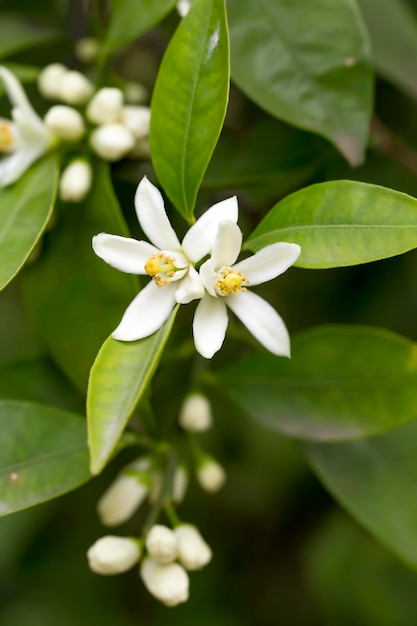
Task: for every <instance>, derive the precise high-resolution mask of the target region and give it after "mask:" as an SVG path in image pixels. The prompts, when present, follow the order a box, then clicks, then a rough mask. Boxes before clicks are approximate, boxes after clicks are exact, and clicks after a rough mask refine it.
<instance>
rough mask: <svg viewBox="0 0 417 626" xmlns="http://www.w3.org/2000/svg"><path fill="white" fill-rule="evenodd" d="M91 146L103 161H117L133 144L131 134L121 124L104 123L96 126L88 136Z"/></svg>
mask: <svg viewBox="0 0 417 626" xmlns="http://www.w3.org/2000/svg"><path fill="white" fill-rule="evenodd" d="M90 142H91V147H92V148H93V150H94V152H96V153H97V154H98V156H99V157H101V158H102V159H104V160H105V161H118V160H119V159H122V158H123V157H124V156H126V155H127V154H128V152H129V151H130V150H131V149H132V148H133V146H134V145H135V140H134V137H133V135H132V134H131V133H130V132H129V131H128V129H127V128H126V127H125V126H123V124H106V125H104V126H100V127H99V128H96V129H95V130H94V131H93V132H92V133H91V137H90Z"/></svg>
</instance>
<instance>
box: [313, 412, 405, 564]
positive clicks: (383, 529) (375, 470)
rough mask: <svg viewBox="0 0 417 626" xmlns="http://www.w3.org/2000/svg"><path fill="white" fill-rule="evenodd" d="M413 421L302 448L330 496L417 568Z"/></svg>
mask: <svg viewBox="0 0 417 626" xmlns="http://www.w3.org/2000/svg"><path fill="white" fill-rule="evenodd" d="M416 440H417V420H414V421H412V422H410V423H409V424H405V425H403V426H401V427H399V428H396V429H395V430H392V431H390V432H389V433H386V434H384V435H381V436H379V437H373V438H371V439H367V440H365V441H358V442H351V443H338V444H313V443H311V444H305V445H304V446H303V449H304V451H305V452H306V454H307V456H308V458H309V460H310V463H311V464H312V466H313V468H314V470H315V471H316V473H317V474H318V476H319V478H320V479H321V480H322V481H323V483H324V485H325V486H326V487H327V488H328V490H329V491H330V493H332V495H333V496H334V497H335V498H336V499H337V500H338V501H339V502H340V504H342V505H343V506H344V507H345V508H346V509H347V510H348V511H349V512H350V513H351V514H352V515H353V516H354V517H355V518H356V519H357V520H358V521H359V522H360V523H361V524H363V525H364V526H365V528H367V529H368V530H369V531H370V532H371V533H372V534H374V535H375V536H376V537H378V538H379V539H380V540H381V541H382V542H383V543H385V544H386V545H387V546H388V547H389V548H390V549H391V550H393V551H394V552H395V553H396V554H397V555H398V556H399V557H401V558H402V559H403V560H404V561H406V562H407V563H408V564H409V565H411V566H412V567H414V568H416V567H417V532H416V520H417V499H416V498H415V497H414V493H415V486H416V483H417V455H416Z"/></svg>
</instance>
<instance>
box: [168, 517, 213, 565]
mask: <svg viewBox="0 0 417 626" xmlns="http://www.w3.org/2000/svg"><path fill="white" fill-rule="evenodd" d="M174 533H175V535H176V537H177V539H178V559H179V561H180V562H181V564H182V565H183V566H184V567H185V569H188V570H190V571H191V570H196V569H201V568H202V567H204V566H205V565H207V563H209V562H210V561H211V557H212V552H211V549H210V546H209V545H208V544H207V543H206V542H205V541H204V539H203V537H202V536H201V534H200V532H199V531H198V529H197V528H196V527H195V526H193V525H192V524H180V525H179V526H177V527H176V528H175V530H174Z"/></svg>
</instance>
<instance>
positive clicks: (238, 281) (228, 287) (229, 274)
mask: <svg viewBox="0 0 417 626" xmlns="http://www.w3.org/2000/svg"><path fill="white" fill-rule="evenodd" d="M221 275H222V278H220V279H219V280H218V281H217V283H216V291H217V293H218V294H219V295H221V296H229V295H230V294H232V293H240V292H241V291H246V287H244V285H249V281H248V279H247V278H246V276H245V274H243V273H242V272H236V271H235V270H234V269H232V268H231V267H224V268H223V270H222V272H221Z"/></svg>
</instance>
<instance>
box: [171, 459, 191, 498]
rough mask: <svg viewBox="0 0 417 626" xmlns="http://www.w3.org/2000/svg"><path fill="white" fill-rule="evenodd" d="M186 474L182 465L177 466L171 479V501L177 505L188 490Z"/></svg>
mask: <svg viewBox="0 0 417 626" xmlns="http://www.w3.org/2000/svg"><path fill="white" fill-rule="evenodd" d="M188 482H189V478H188V472H187V470H186V469H185V467H184V466H183V465H179V466H178V467H177V469H176V470H175V472H174V476H173V478H172V500H173V502H175V504H179V503H180V502H182V501H183V500H184V496H185V492H186V491H187V488H188Z"/></svg>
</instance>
